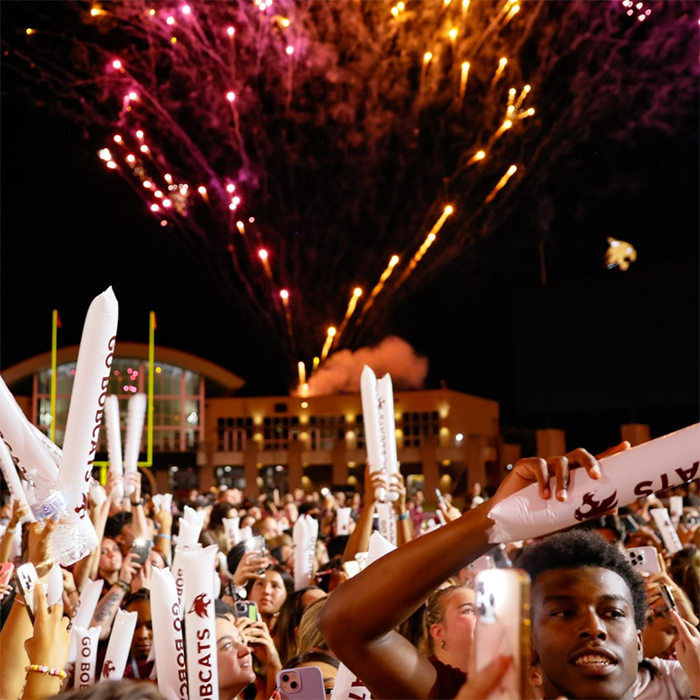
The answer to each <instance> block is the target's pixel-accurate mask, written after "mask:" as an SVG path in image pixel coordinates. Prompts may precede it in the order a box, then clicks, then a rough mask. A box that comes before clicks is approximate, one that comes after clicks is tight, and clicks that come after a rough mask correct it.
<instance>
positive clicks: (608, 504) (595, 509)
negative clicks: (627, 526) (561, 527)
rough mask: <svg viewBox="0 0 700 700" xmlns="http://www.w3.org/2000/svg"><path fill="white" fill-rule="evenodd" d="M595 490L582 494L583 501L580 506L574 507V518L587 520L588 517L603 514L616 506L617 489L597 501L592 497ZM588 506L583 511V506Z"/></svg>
mask: <svg viewBox="0 0 700 700" xmlns="http://www.w3.org/2000/svg"><path fill="white" fill-rule="evenodd" d="M594 495H595V491H589V492H588V493H584V494H583V501H582V503H581V507H580V508H577V509H576V512H575V513H574V518H576V520H588V518H597V517H599V516H601V515H605V513H607V512H608V511H609V510H612V509H613V508H616V507H617V491H613V493H612V495H611V496H608V497H607V498H604V499H603V500H602V501H600V502H598V501H596V500H595V498H593V496H594ZM584 506H589V508H590V510H587V511H585V512H584V510H583V507H584Z"/></svg>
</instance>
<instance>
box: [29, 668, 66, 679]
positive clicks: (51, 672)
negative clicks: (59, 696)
mask: <svg viewBox="0 0 700 700" xmlns="http://www.w3.org/2000/svg"><path fill="white" fill-rule="evenodd" d="M24 670H25V671H26V672H27V673H29V672H30V671H34V672H36V673H43V674H44V675H45V676H56V678H58V679H60V680H63V679H64V678H65V677H66V672H65V671H61V669H59V668H49V667H48V666H43V665H42V664H29V666H25V667H24Z"/></svg>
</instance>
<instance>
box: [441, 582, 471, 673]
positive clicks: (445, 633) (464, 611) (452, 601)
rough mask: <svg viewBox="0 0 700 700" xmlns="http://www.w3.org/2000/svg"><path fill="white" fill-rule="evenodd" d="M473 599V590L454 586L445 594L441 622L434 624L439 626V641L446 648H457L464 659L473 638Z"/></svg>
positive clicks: (467, 655)
mask: <svg viewBox="0 0 700 700" xmlns="http://www.w3.org/2000/svg"><path fill="white" fill-rule="evenodd" d="M475 601H476V594H475V593H474V591H473V590H471V589H470V588H456V589H455V590H454V592H451V593H448V594H447V599H446V602H445V612H444V615H443V618H442V622H440V623H436V625H435V627H439V628H440V642H443V641H444V642H445V646H446V648H447V649H459V650H460V654H463V656H464V658H465V659H467V658H469V651H470V649H471V646H472V641H473V639H474V625H475V624H476V616H475V613H474V603H475Z"/></svg>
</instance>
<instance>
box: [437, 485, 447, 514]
mask: <svg viewBox="0 0 700 700" xmlns="http://www.w3.org/2000/svg"><path fill="white" fill-rule="evenodd" d="M435 495H436V496H437V499H438V503H439V504H440V506H441V507H442V508H444V509H445V510H447V508H448V505H447V501H446V500H445V497H444V496H443V495H442V491H440V489H435Z"/></svg>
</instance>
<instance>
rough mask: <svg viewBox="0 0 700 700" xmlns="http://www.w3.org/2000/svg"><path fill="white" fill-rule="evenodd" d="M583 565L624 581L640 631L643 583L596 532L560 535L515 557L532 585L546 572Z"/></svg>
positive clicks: (641, 625) (642, 612)
mask: <svg viewBox="0 0 700 700" xmlns="http://www.w3.org/2000/svg"><path fill="white" fill-rule="evenodd" d="M584 566H597V567H600V568H602V569H610V571H614V572H615V573H616V574H618V575H619V576H620V577H621V578H622V579H623V580H624V581H625V583H626V584H627V586H628V587H629V590H630V594H631V596H632V604H633V606H634V622H635V625H636V626H637V629H638V630H641V629H644V623H645V619H646V610H647V599H646V593H645V591H644V580H643V579H642V577H641V576H640V575H639V574H638V573H637V572H636V571H635V570H634V569H633V568H632V566H631V565H630V563H629V560H628V559H627V557H626V556H625V555H624V554H623V553H622V552H621V551H620V550H619V549H618V548H617V547H616V546H615V545H613V544H610V543H609V542H606V541H605V540H604V539H603V538H602V537H601V536H600V535H599V534H598V533H597V532H592V531H590V530H588V531H586V530H570V531H568V532H560V533H558V534H556V535H552V536H551V537H548V538H547V539H546V540H542V541H541V542H538V543H536V544H533V545H531V546H530V547H527V548H526V549H525V550H524V551H523V553H522V554H521V556H520V557H519V558H518V567H519V568H521V569H524V570H525V571H527V573H528V574H529V575H530V578H531V579H532V582H533V583H534V582H535V581H536V579H537V577H538V576H539V575H540V574H543V573H544V572H546V571H552V570H553V569H577V568H580V567H584Z"/></svg>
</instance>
